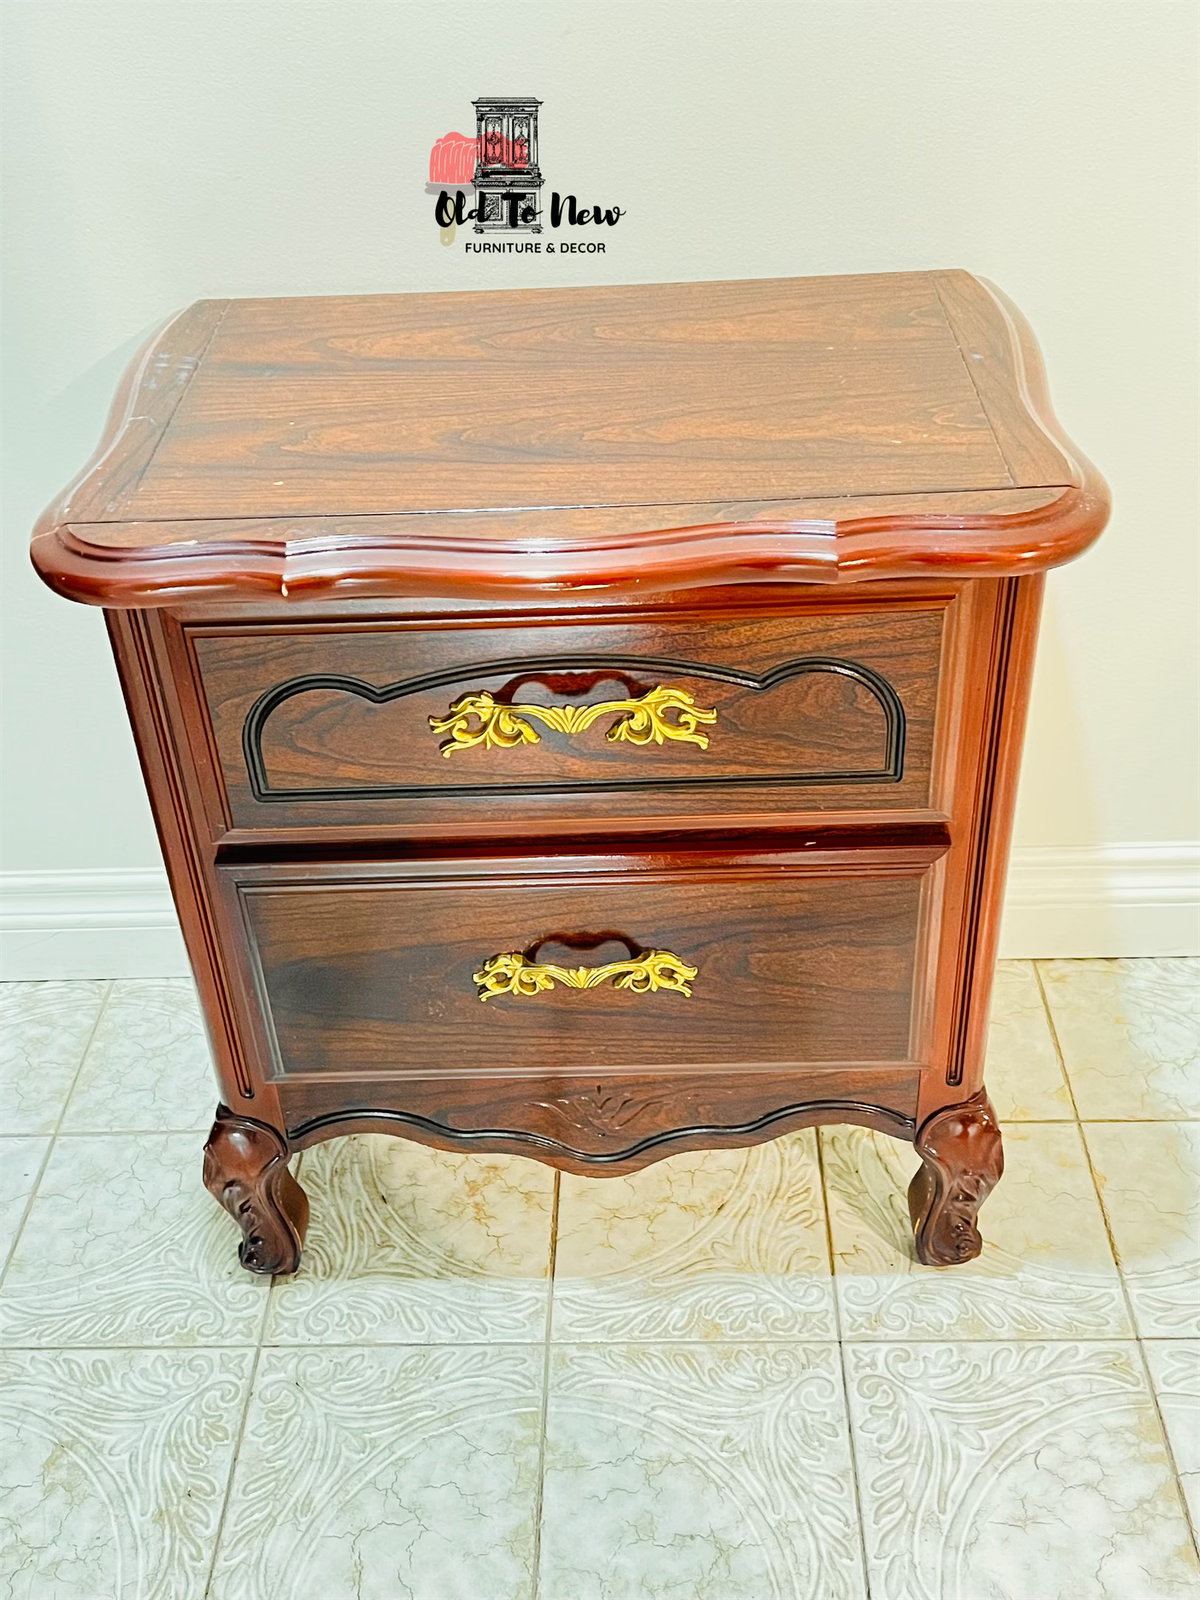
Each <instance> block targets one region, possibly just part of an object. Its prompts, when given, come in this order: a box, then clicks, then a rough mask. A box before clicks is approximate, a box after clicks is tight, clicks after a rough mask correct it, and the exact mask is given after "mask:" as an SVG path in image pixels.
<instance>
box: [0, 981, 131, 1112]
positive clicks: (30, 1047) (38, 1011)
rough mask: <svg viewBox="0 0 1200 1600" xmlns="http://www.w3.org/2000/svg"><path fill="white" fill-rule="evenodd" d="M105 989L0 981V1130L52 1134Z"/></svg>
mask: <svg viewBox="0 0 1200 1600" xmlns="http://www.w3.org/2000/svg"><path fill="white" fill-rule="evenodd" d="M107 990H108V984H107V983H0V1132H2V1133H53V1132H54V1129H55V1126H56V1125H57V1123H58V1119H59V1117H60V1115H61V1114H62V1108H63V1104H64V1102H65V1100H66V1098H67V1095H68V1094H69V1093H70V1089H71V1085H72V1083H73V1082H74V1081H75V1074H76V1072H77V1071H78V1070H79V1063H80V1062H81V1061H82V1060H83V1052H84V1050H85V1049H86V1048H87V1042H88V1040H89V1039H90V1038H91V1035H92V1030H93V1028H94V1027H95V1026H96V1018H97V1017H98V1016H99V1014H100V1007H101V1006H102V1005H103V1003H104V997H105V994H106V993H107Z"/></svg>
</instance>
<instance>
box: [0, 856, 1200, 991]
mask: <svg viewBox="0 0 1200 1600" xmlns="http://www.w3.org/2000/svg"><path fill="white" fill-rule="evenodd" d="M1000 954H1001V955H1002V956H1004V957H1007V958H1010V959H1011V958H1017V957H1030V956H1067V957H1069V956H1173V955H1200V844H1119V845H1100V846H1098V847H1095V848H1081V849H1061V850H1059V849H1024V850H1015V851H1014V852H1013V859H1012V866H1011V870H1010V872H1009V877H1008V894H1007V897H1006V899H1005V908H1004V922H1003V925H1002V930H1001V936H1000ZM187 971H188V964H187V956H186V954H185V953H184V948H183V939H182V937H181V936H180V932H179V924H178V922H177V921H176V918H175V908H174V906H173V905H172V903H171V895H170V891H169V890H168V888H167V880H166V875H165V874H164V873H163V872H162V871H161V870H158V869H155V868H146V869H143V870H140V871H133V872H110V871H97V872H6V873H0V977H3V978H8V979H12V978H168V977H184V976H186V974H187Z"/></svg>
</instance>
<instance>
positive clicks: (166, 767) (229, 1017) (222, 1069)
mask: <svg viewBox="0 0 1200 1600" xmlns="http://www.w3.org/2000/svg"><path fill="white" fill-rule="evenodd" d="M104 617H105V621H106V623H107V625H108V632H109V637H110V639H111V640H112V647H113V654H114V656H115V658H116V663H117V671H118V674H119V676H120V679H121V689H122V692H123V694H124V696H125V704H126V707H127V709H128V712H129V720H130V722H131V724H132V726H133V736H134V741H135V743H136V745H137V752H138V759H139V761H140V762H141V767H142V774H143V777H144V779H145V782H146V789H147V792H148V794H149V797H150V806H151V810H152V811H153V814H154V822H155V826H156V828H157V830H158V838H159V843H160V845H161V847H162V852H163V860H164V863H165V865H166V869H167V877H168V879H169V881H170V885H171V893H172V895H173V897H174V900H175V908H176V910H177V912H178V913H179V921H180V925H181V927H182V930H183V938H184V944H185V945H186V947H187V952H188V959H189V961H190V962H191V966H192V973H193V975H194V977H195V980H196V987H197V989H198V990H199V993H200V1001H201V1007H202V1010H203V1013H204V1018H205V1022H206V1025H207V1028H208V1036H209V1042H210V1044H211V1046H212V1051H213V1058H214V1061H215V1064H216V1070H217V1078H218V1088H219V1091H220V1096H221V1099H222V1100H223V1101H224V1103H225V1104H226V1105H227V1106H229V1107H230V1108H231V1109H232V1110H234V1111H236V1112H238V1113H239V1114H241V1115H242V1116H246V1117H252V1118H254V1119H255V1120H256V1121H259V1122H265V1123H268V1124H270V1125H271V1126H272V1127H281V1126H282V1115H281V1112H280V1107H279V1096H278V1094H277V1093H276V1091H275V1089H274V1088H273V1086H272V1085H271V1084H269V1083H267V1082H266V1081H265V1078H264V1074H263V1072H262V1068H261V1063H260V1062H259V1060H257V1059H256V1058H255V1054H254V1053H252V1051H250V1050H248V1049H247V1039H246V1035H245V1031H244V1030H243V1029H242V1028H241V1027H240V1026H239V1023H238V1016H239V1012H244V1010H245V1007H246V1003H247V1001H248V1000H249V999H250V997H249V996H246V995H240V996H239V995H237V994H236V993H235V988H236V985H237V983H238V981H239V980H238V974H237V968H236V965H235V964H234V963H232V962H230V961H229V959H228V952H229V951H230V950H231V949H234V948H236V944H235V941H236V939H237V938H238V933H237V930H235V929H232V928H230V927H229V926H227V925H226V924H225V923H224V920H223V913H222V908H221V905H220V902H219V899H218V898H217V897H216V896H215V895H214V894H213V893H212V876H211V874H212V861H211V856H212V848H211V845H209V844H208V842H207V841H206V840H205V839H204V838H203V835H202V833H201V832H200V831H199V830H200V829H202V828H203V826H204V821H205V812H204V806H203V801H202V798H201V790H200V784H199V781H198V779H197V775H196V772H195V769H194V767H193V766H192V764H191V761H190V759H189V741H188V739H187V738H186V736H185V723H184V711H183V709H182V707H181V705H180V702H179V700H178V698H177V697H176V695H175V693H174V685H173V684H172V682H171V679H170V675H169V674H167V673H163V672H161V671H160V661H161V656H159V655H158V654H157V653H156V650H155V640H154V638H153V637H152V634H151V629H150V628H149V627H148V622H149V620H150V618H149V615H148V613H146V612H144V611H118V610H108V611H105V613H104Z"/></svg>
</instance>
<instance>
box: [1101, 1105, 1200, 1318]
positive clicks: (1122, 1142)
mask: <svg viewBox="0 0 1200 1600" xmlns="http://www.w3.org/2000/svg"><path fill="white" fill-rule="evenodd" d="M1083 1136H1084V1138H1085V1140H1086V1141H1087V1146H1088V1149H1089V1151H1090V1152H1091V1157H1092V1166H1093V1168H1094V1170H1095V1173H1096V1182H1097V1184H1098V1186H1099V1189H1100V1200H1101V1203H1102V1204H1103V1206H1104V1211H1105V1215H1106V1216H1107V1218H1108V1226H1109V1231H1110V1232H1111V1234H1112V1238H1113V1244H1114V1245H1115V1246H1116V1252H1117V1264H1118V1266H1119V1267H1120V1269H1121V1276H1122V1277H1123V1278H1124V1279H1125V1284H1126V1287H1127V1288H1128V1290H1129V1299H1130V1302H1131V1304H1132V1306H1133V1317H1134V1321H1135V1322H1136V1323H1137V1330H1138V1332H1139V1333H1140V1334H1141V1335H1142V1336H1143V1337H1145V1338H1156V1337H1157V1338H1161V1339H1182V1338H1186V1337H1188V1336H1200V1123H1195V1122H1120V1123H1118V1122H1092V1123H1085V1124H1084V1128H1083Z"/></svg>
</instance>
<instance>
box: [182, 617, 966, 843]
mask: <svg viewBox="0 0 1200 1600" xmlns="http://www.w3.org/2000/svg"><path fill="white" fill-rule="evenodd" d="M952 604H953V597H952V596H950V595H947V594H942V595H941V596H938V597H930V598H928V599H921V600H919V601H916V602H909V603H907V604H903V605H900V604H897V603H895V602H893V603H892V604H890V605H883V604H878V603H877V604H870V603H863V602H859V603H857V604H853V603H846V602H842V604H841V605H838V604H837V603H836V602H832V603H829V604H827V605H824V606H813V605H810V606H808V607H806V608H805V609H804V610H802V611H800V610H797V611H793V612H791V613H789V614H781V613H780V612H778V611H774V612H759V613H758V614H757V615H754V616H743V617H735V618H732V619H730V618H726V617H724V616H717V615H715V614H709V615H707V616H703V615H693V616H690V617H689V616H687V615H683V616H679V615H670V616H668V615H665V614H661V613H660V614H657V615H653V616H644V615H643V616H640V617H637V618H634V619H630V620H628V621H624V620H616V621H605V622H602V623H601V622H597V621H595V620H590V621H587V622H582V623H578V624H567V623H560V622H557V621H553V622H548V623H541V622H538V623H533V622H525V623H522V624H519V625H518V624H515V623H514V624H512V625H507V626H496V625H494V624H493V625H488V626H479V625H467V624H462V623H459V624H454V625H450V624H448V623H443V624H442V625H440V626H439V625H431V624H430V623H428V622H425V623H417V622H411V623H410V622H402V621H374V620H370V619H366V618H364V619H362V620H360V621H353V622H324V621H319V620H314V621H303V620H299V621H292V622H289V623H287V624H263V623H253V624H242V625H234V624H229V625H225V626H217V625H213V624H197V625H189V626H188V627H187V628H186V636H187V638H188V640H189V643H190V646H191V650H192V652H193V658H194V663H195V670H196V672H197V674H198V677H199V682H200V687H201V695H202V699H203V702H204V704H205V706H206V707H207V712H208V716H209V718H210V719H211V730H212V742H213V744H214V745H215V752H216V756H217V761H218V765H219V769H220V774H221V778H222V780H223V786H224V794H225V810H226V813H227V817H228V820H229V821H230V823H231V824H232V825H233V826H235V827H243V828H286V827H297V826H298V827H304V828H310V827H314V826H340V827H354V828H362V827H367V828H372V829H389V828H405V827H414V826H417V827H422V826H429V825H431V824H432V825H435V826H438V827H440V828H442V829H443V830H444V829H445V828H446V827H447V826H448V827H450V828H453V826H454V824H456V823H457V824H465V825H473V826H478V825H480V824H482V825H484V826H486V827H487V828H488V829H489V830H491V831H498V832H506V831H508V832H515V831H520V830H522V829H523V828H524V827H525V826H526V825H527V824H529V823H532V822H537V821H544V820H546V819H549V818H554V817H559V818H568V819H578V820H586V819H588V818H596V819H603V820H605V821H606V822H611V821H612V820H613V819H616V818H629V819H640V820H649V821H655V820H660V821H672V822H675V821H692V820H695V819H703V818H706V817H712V818H714V819H728V818H729V817H731V816H733V815H737V816H739V817H753V816H755V815H763V814H766V813H769V814H771V815H773V816H778V814H779V813H780V812H786V813H789V814H805V813H808V814H811V813H820V812H827V811H860V810H872V811H878V810H887V811H898V810H902V811H907V812H912V811H917V812H919V811H923V810H925V809H927V808H928V806H929V804H930V781H931V769H932V760H933V745H934V723H935V714H936V708H937V703H938V685H939V677H940V673H941V670H942V668H941V663H942V653H943V635H944V633H945V631H946V622H947V614H948V610H949V609H950V607H951V606H952Z"/></svg>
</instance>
